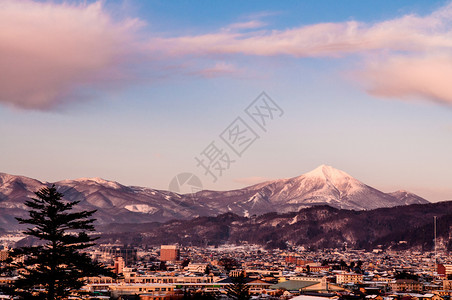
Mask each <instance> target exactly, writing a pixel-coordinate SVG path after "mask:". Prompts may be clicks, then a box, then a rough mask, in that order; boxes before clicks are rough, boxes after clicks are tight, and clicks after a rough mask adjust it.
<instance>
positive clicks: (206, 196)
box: [0, 165, 429, 230]
mask: <svg viewBox="0 0 452 300" xmlns="http://www.w3.org/2000/svg"><path fill="white" fill-rule="evenodd" d="M52 184H54V185H55V186H56V187H57V189H58V191H59V192H61V193H62V194H64V199H66V200H68V201H80V205H79V208H80V209H88V210H91V209H96V210H97V212H96V214H95V218H96V219H97V222H98V224H110V223H146V222H167V221H169V220H188V219H192V218H196V217H199V216H216V215H219V214H224V213H234V214H236V215H238V216H244V217H248V216H254V215H256V216H259V215H263V214H266V213H269V212H275V211H277V212H278V213H288V212H296V211H299V210H300V209H302V208H306V207H311V206H318V205H328V206H331V207H333V208H337V209H348V210H371V209H376V208H381V207H394V206H401V205H410V204H426V203H429V202H428V201H427V200H425V199H423V198H421V197H419V196H417V195H415V194H412V193H410V192H407V191H396V192H393V193H384V192H382V191H379V190H377V189H375V188H373V187H371V186H368V185H366V184H364V183H362V182H360V181H359V180H357V179H355V178H353V177H352V176H350V175H349V174H347V173H345V172H343V171H340V170H337V169H335V168H333V167H331V166H326V165H321V166H319V167H318V168H316V169H314V170H313V171H311V172H308V173H306V174H303V175H301V176H298V177H294V178H289V179H279V180H273V181H267V182H263V183H260V184H256V185H253V186H249V187H245V188H242V189H238V190H232V191H207V190H203V191H199V192H197V193H194V194H178V193H174V192H170V191H164V190H157V189H152V188H145V187H138V186H125V185H122V184H120V183H118V182H115V181H108V180H104V179H101V178H80V179H75V180H62V181H58V182H54V183H49V182H42V181H39V180H36V179H32V178H28V177H24V176H15V175H9V174H5V173H0V228H4V229H7V230H12V229H17V228H18V224H17V221H16V220H15V218H14V217H17V216H22V217H23V216H25V215H27V210H26V206H25V205H24V203H25V201H26V200H27V199H28V198H29V197H32V196H34V192H35V191H37V190H39V189H40V188H42V187H43V186H50V185H52Z"/></svg>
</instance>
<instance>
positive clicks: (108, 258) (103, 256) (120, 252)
mask: <svg viewBox="0 0 452 300" xmlns="http://www.w3.org/2000/svg"><path fill="white" fill-rule="evenodd" d="M99 249H100V256H98V257H96V259H97V260H99V261H100V262H103V263H113V262H114V261H115V259H116V258H117V257H122V258H123V260H124V264H125V265H126V266H130V265H132V264H134V263H135V262H136V261H137V249H136V248H134V247H127V246H124V245H111V244H103V245H100V247H99Z"/></svg>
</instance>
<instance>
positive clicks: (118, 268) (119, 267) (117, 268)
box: [114, 256, 125, 274]
mask: <svg viewBox="0 0 452 300" xmlns="http://www.w3.org/2000/svg"><path fill="white" fill-rule="evenodd" d="M124 267H125V263H124V259H123V258H122V257H120V256H119V257H116V258H115V264H114V272H115V273H116V274H122V271H123V270H124Z"/></svg>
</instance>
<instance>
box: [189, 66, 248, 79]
mask: <svg viewBox="0 0 452 300" xmlns="http://www.w3.org/2000/svg"><path fill="white" fill-rule="evenodd" d="M241 72H242V70H240V69H238V68H237V67H236V66H234V65H232V64H229V63H226V62H217V63H215V65H214V66H212V67H208V68H205V69H202V70H199V71H195V72H193V73H192V74H195V75H198V76H201V77H205V78H215V77H219V76H223V75H231V74H238V73H241Z"/></svg>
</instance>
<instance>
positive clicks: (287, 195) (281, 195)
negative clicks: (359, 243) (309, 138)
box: [197, 165, 428, 214]
mask: <svg viewBox="0 0 452 300" xmlns="http://www.w3.org/2000/svg"><path fill="white" fill-rule="evenodd" d="M197 196H198V197H199V198H200V199H201V201H204V203H209V204H210V205H213V206H215V207H217V208H218V209H221V203H227V204H228V205H229V207H230V209H231V211H233V212H236V213H239V212H240V211H241V210H243V209H244V208H246V209H247V210H248V211H249V212H250V213H251V214H259V213H262V209H259V208H256V203H257V202H259V203H265V208H264V210H265V209H266V208H267V207H273V209H276V208H277V210H278V212H288V211H296V210H299V209H301V208H303V207H307V206H312V205H320V204H328V205H330V206H333V207H336V208H342V209H353V210H368V209H374V208H379V207H393V206H398V205H406V204H414V203H420V204H422V203H428V201H427V200H425V199H423V198H421V197H419V196H416V195H414V196H415V197H414V196H410V197H409V201H408V200H407V201H405V200H404V199H401V198H400V197H398V196H397V195H391V194H387V193H383V192H381V191H379V190H377V189H375V188H372V187H370V186H368V185H366V184H364V183H362V182H360V181H359V180H357V179H355V178H353V177H352V176H350V175H349V174H347V173H345V172H343V171H341V170H338V169H335V168H333V167H331V166H326V165H321V166H319V167H317V168H316V169H314V170H312V171H311V172H308V173H306V174H304V175H301V176H298V177H294V178H289V179H279V180H274V181H267V182H264V183H259V184H256V185H253V186H250V187H246V188H243V189H240V190H234V191H227V192H213V191H201V192H198V193H197ZM243 199H246V200H243ZM221 212H226V210H221Z"/></svg>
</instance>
